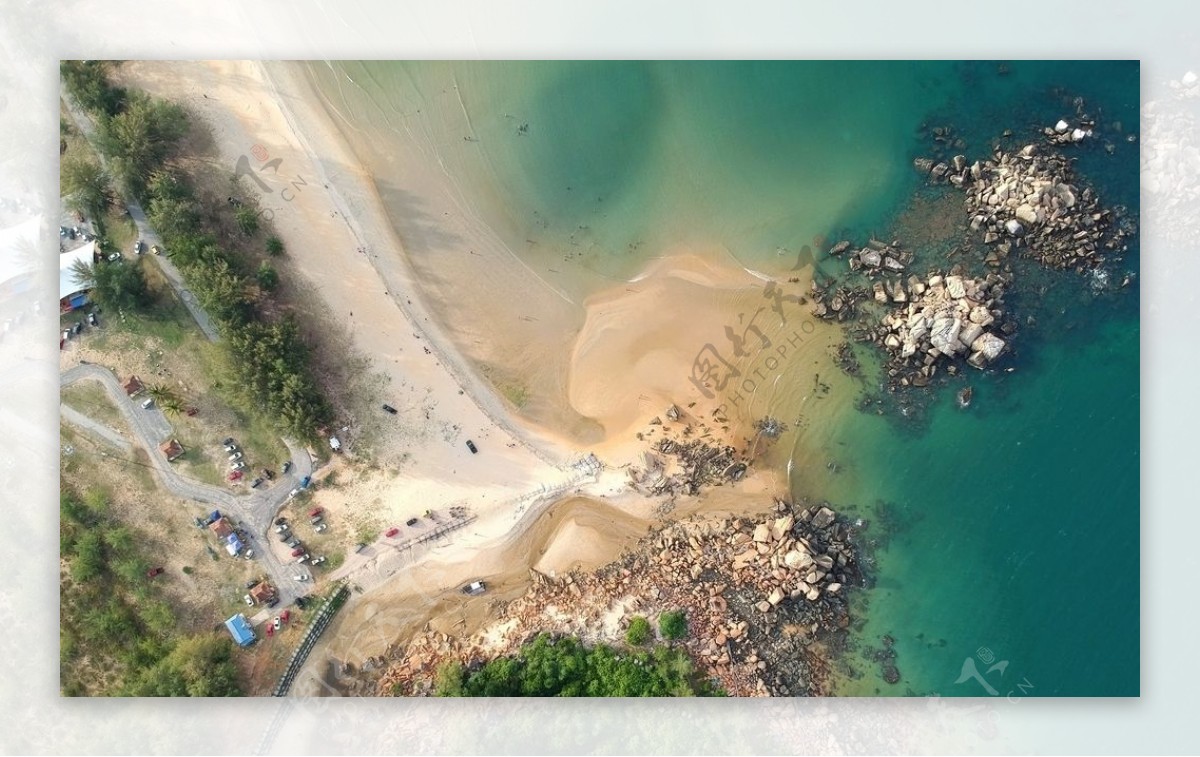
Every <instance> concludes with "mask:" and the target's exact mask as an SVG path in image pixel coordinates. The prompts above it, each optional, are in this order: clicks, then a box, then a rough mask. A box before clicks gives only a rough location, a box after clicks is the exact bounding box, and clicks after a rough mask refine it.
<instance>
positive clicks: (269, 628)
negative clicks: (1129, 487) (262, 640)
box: [267, 623, 275, 636]
mask: <svg viewBox="0 0 1200 757" xmlns="http://www.w3.org/2000/svg"><path fill="white" fill-rule="evenodd" d="M274 635H275V626H273V625H271V624H270V623H268V624H267V636H274Z"/></svg>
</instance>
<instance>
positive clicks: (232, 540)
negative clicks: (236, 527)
mask: <svg viewBox="0 0 1200 757" xmlns="http://www.w3.org/2000/svg"><path fill="white" fill-rule="evenodd" d="M225 551H226V552H228V553H229V554H231V555H236V554H237V553H238V552H241V551H242V541H241V539H239V538H237V534H230V535H229V538H227V539H226V540H225Z"/></svg>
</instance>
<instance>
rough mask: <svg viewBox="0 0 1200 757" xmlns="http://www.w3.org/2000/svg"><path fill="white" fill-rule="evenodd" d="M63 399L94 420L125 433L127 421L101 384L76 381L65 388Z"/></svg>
mask: <svg viewBox="0 0 1200 757" xmlns="http://www.w3.org/2000/svg"><path fill="white" fill-rule="evenodd" d="M61 397H62V401H63V402H65V403H66V404H68V405H70V406H71V407H73V408H75V409H76V410H78V411H79V412H81V413H83V414H84V415H86V416H88V417H89V418H91V419H92V420H95V421H99V422H100V423H103V424H104V425H106V426H109V427H110V428H112V429H113V430H114V431H120V432H124V431H125V430H126V426H125V419H124V418H122V417H121V411H120V410H118V409H117V408H116V406H115V405H113V403H112V399H111V398H109V396H108V392H106V391H104V387H102V386H100V384H99V382H96V381H92V380H90V379H83V380H81V381H76V382H75V383H74V384H71V385H70V386H64V387H63V389H62V394H61Z"/></svg>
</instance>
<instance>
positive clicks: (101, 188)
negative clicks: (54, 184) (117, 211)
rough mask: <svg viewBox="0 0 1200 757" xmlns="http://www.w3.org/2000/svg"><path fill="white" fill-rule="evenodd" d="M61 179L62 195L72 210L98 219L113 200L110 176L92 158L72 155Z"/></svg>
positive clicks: (63, 163) (63, 166) (65, 160)
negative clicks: (110, 189) (109, 183)
mask: <svg viewBox="0 0 1200 757" xmlns="http://www.w3.org/2000/svg"><path fill="white" fill-rule="evenodd" d="M59 179H60V181H61V183H62V193H63V194H64V195H65V196H66V198H67V202H68V204H69V205H70V207H71V209H72V210H77V211H79V212H80V213H83V214H84V215H85V216H91V217H92V218H97V217H98V216H100V215H102V214H103V213H104V209H105V208H106V207H108V203H109V200H110V199H111V198H110V191H109V185H108V175H107V174H106V173H104V169H103V168H101V167H100V164H99V163H97V162H96V161H94V160H92V159H91V158H90V157H85V156H82V155H71V156H68V157H67V158H64V159H63V162H62V170H61V171H60V173H59ZM97 231H99V229H97Z"/></svg>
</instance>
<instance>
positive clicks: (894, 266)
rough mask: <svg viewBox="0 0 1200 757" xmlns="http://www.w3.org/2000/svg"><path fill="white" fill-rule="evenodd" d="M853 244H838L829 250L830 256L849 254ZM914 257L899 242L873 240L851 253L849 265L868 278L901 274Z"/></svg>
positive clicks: (845, 242)
mask: <svg viewBox="0 0 1200 757" xmlns="http://www.w3.org/2000/svg"><path fill="white" fill-rule="evenodd" d="M850 248H851V244H850V242H849V241H847V240H842V241H841V242H838V243H837V244H835V245H834V246H833V247H831V248H830V249H829V254H830V255H832V256H833V257H839V256H841V255H843V254H844V253H846V252H849V251H850ZM912 259H913V255H912V253H911V252H909V251H907V250H901V249H900V243H899V242H891V243H888V242H882V241H880V240H878V239H872V240H871V241H870V242H868V243H867V246H866V247H863V248H862V249H860V250H855V251H854V252H850V255H849V265H850V270H851V271H862V272H863V273H865V274H866V275H868V276H872V275H876V274H881V273H900V272H901V271H903V270H904V269H905V268H906V267H907V266H908V265H909V263H911V262H912Z"/></svg>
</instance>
